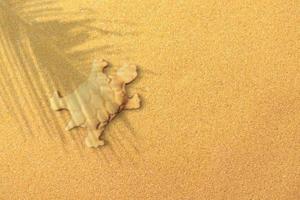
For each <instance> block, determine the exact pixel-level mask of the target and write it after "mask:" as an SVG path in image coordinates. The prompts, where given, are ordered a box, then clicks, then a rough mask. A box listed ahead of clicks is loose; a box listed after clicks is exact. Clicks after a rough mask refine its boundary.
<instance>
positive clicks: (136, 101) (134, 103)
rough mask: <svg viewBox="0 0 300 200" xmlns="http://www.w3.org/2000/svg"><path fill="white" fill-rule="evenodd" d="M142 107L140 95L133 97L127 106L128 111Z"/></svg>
mask: <svg viewBox="0 0 300 200" xmlns="http://www.w3.org/2000/svg"><path fill="white" fill-rule="evenodd" d="M140 107H141V99H140V97H139V95H138V94H135V95H134V96H133V97H131V98H129V99H128V101H127V103H126V105H125V109H126V110H132V109H138V108H140Z"/></svg>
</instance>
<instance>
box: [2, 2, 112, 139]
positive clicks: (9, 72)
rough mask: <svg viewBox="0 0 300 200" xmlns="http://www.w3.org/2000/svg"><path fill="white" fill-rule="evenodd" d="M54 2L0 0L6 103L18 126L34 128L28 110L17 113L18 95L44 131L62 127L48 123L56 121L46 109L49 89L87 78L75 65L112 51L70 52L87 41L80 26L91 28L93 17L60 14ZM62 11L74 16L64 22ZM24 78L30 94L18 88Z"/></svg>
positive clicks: (62, 86) (97, 49) (19, 104)
mask: <svg viewBox="0 0 300 200" xmlns="http://www.w3.org/2000/svg"><path fill="white" fill-rule="evenodd" d="M57 2H58V1H55V0H42V1H41V0H39V1H38V0H27V1H25V2H22V1H17V0H11V1H5V2H4V1H1V2H0V23H1V27H0V31H1V33H0V35H1V51H0V52H1V55H0V63H1V65H2V66H1V78H0V79H1V80H0V84H1V87H2V88H3V90H5V91H4V92H5V94H6V95H7V101H6V106H7V108H11V107H12V106H11V105H14V106H13V109H12V110H13V114H14V116H16V119H17V122H18V124H19V125H20V126H21V127H20V128H22V129H24V126H25V128H28V129H29V130H32V129H33V127H32V125H30V123H29V122H28V119H29V116H28V115H29V114H28V113H25V112H20V111H22V109H23V105H22V104H21V103H20V102H19V101H20V97H22V98H23V101H24V102H25V104H26V105H27V106H28V107H30V108H29V109H30V110H32V112H35V114H38V113H39V115H38V116H39V117H40V118H39V119H38V120H39V121H40V122H41V123H42V124H43V126H44V127H45V128H47V129H48V130H47V132H48V133H51V132H53V130H54V131H55V132H58V133H61V132H62V131H61V129H62V127H60V126H59V123H58V122H57V121H54V122H55V123H53V124H54V126H50V125H49V122H50V121H52V122H53V119H55V118H53V117H51V114H50V113H51V112H49V111H48V110H47V107H48V105H46V104H47V103H48V102H47V99H48V97H49V96H48V95H49V93H51V92H52V91H53V89H54V88H60V89H65V88H64V85H69V84H71V85H74V86H75V85H78V83H79V82H81V81H82V80H84V79H85V74H83V73H81V72H80V71H79V66H81V64H82V63H86V62H88V60H90V59H91V55H93V54H94V53H96V52H101V53H103V52H105V50H106V49H110V48H109V47H108V46H107V45H106V46H105V45H103V46H101V45H100V46H99V47H93V48H85V49H83V50H76V51H72V49H73V48H74V47H77V46H80V45H81V44H84V43H85V42H88V41H89V39H90V38H89V34H88V33H87V31H86V29H85V28H84V27H85V26H90V24H91V23H92V22H93V21H94V20H95V19H93V18H88V19H86V18H84V19H82V18H81V19H80V17H76V13H75V14H74V13H67V12H64V11H62V9H61V8H60V7H59V6H58V4H57ZM45 5H46V6H45ZM66 15H69V16H72V17H68V18H67V20H66V17H65V16H66ZM61 16H63V17H61ZM41 18H43V19H42V20H41ZM57 71H60V72H61V73H57ZM66 74H68V76H67V77H66V76H65V75H66ZM71 77H72V78H71ZM74 77H76V78H74ZM14 79H16V81H14ZM24 81H25V82H26V84H29V85H30V86H31V87H30V92H28V93H27V92H25V91H23V90H18V88H21V87H22V85H23V84H24ZM6 83H10V84H11V86H12V87H11V88H12V90H8V89H7V87H5V84H6ZM45 83H47V84H45ZM16 91H17V92H16ZM50 91H51V92H50ZM41 99H42V101H41ZM32 100H33V101H32ZM45 102H46V103H45ZM41 104H42V105H41ZM41 113H42V114H41ZM31 132H32V131H31ZM61 139H62V141H64V137H63V135H61Z"/></svg>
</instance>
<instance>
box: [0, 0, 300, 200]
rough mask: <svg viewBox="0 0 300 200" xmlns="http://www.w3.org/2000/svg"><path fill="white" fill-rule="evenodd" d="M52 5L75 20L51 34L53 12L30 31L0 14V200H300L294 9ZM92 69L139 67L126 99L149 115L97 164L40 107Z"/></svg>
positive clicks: (128, 0) (124, 131)
mask: <svg viewBox="0 0 300 200" xmlns="http://www.w3.org/2000/svg"><path fill="white" fill-rule="evenodd" d="M0 2H1V1H0ZM2 2H13V1H8V0H7V1H5V0H2ZM14 2H15V3H16V2H17V1H14ZM28 2H29V0H28ZM31 2H32V3H31V5H33V4H37V3H34V2H37V1H34V0H31ZM59 4H60V5H57V6H58V7H60V8H62V9H63V10H67V11H70V12H75V13H77V14H75V15H71V16H72V17H70V16H69V15H68V14H65V13H61V14H57V15H56V16H55V17H54V19H56V18H61V17H62V18H65V21H64V22H63V21H53V20H52V21H49V19H48V18H49V16H53V15H52V14H51V12H55V13H57V12H61V11H57V9H56V8H54V7H55V6H54V7H53V8H52V11H50V10H48V11H47V14H45V16H43V17H39V19H38V20H39V21H36V23H34V24H31V25H30V24H29V25H28V24H24V23H21V22H20V21H19V20H18V19H17V18H16V17H15V16H14V15H10V14H9V13H7V12H6V11H5V10H3V7H0V9H1V10H0V17H1V18H0V23H1V24H0V42H1V43H0V65H1V66H0V70H1V71H0V84H1V85H0V87H1V90H0V118H1V120H0V121H1V123H0V133H1V134H0V199H30V200H32V199H74V200H75V199H76V200H77V199H106V200H108V199H112V200H114V199H122V200H126V199H128V200H129V199H130V200H132V199H134V200H135V199H137V200H139V199H141V200H142V199H143V200H144V199H145V200H147V199H149V200H157V199H161V200H185V199H186V200H190V199H193V200H198V199H200V200H202V199H203V200H207V199H212V200H219V199H220V200H221V199H222V200H223V199H229V200H246V199H260V200H261V199H266V200H269V199H280V200H294V199H299V196H300V194H299V192H300V191H299V182H300V180H299V174H300V169H299V166H300V161H299V153H300V152H299V151H300V146H299V144H300V135H299V133H300V126H299V122H300V112H299V110H300V87H299V82H300V70H299V69H300V68H299V42H298V41H299V35H298V34H297V32H298V30H297V27H298V26H299V22H298V18H299V14H298V13H299V10H298V9H297V7H296V2H295V1H283V0H272V1H271V0H267V1H258V0H255V1H242V0H236V1H214V0H208V1H202V0H177V1H171V0H150V1H144V0H143V1H142V0H86V1H79V0H73V1H70V0H63V1H60V3H59ZM14 5H16V4H13V3H12V4H11V6H14ZM47 6H48V7H50V4H47ZM51 6H53V5H52V4H51ZM19 9H22V7H19V8H18V9H17V10H19ZM30 9H32V8H30ZM34 13H35V14H36V15H40V11H37V10H36V11H34ZM43 13H44V11H43ZM20 14H22V13H20ZM31 18H34V19H35V16H33V15H31V17H30V16H29V17H28V18H26V20H29V21H30V20H31ZM75 18H76V20H75ZM79 18H82V19H88V20H85V21H82V19H79ZM4 19H5V20H4ZM24 19H25V18H24ZM18 27H21V28H18ZM22 30H23V31H22ZM24 30H26V31H24ZM45 32H46V33H47V34H45ZM50 36H51V37H50ZM46 38H47V39H46ZM47 41H48V42H47ZM12 49H13V50H12ZM15 58H18V59H15ZM94 58H104V59H105V60H109V61H110V62H111V63H114V64H115V66H112V68H111V69H109V70H108V72H109V73H113V72H114V70H115V69H117V68H116V66H120V65H121V64H122V63H126V62H130V63H136V64H138V65H139V69H140V71H139V74H140V76H139V77H138V79H137V80H136V81H135V82H133V83H132V85H131V86H130V91H129V93H130V94H134V93H139V94H140V96H141V97H142V101H143V107H142V108H141V109H140V110H135V111H131V112H125V113H123V114H121V115H120V116H118V118H116V119H115V121H114V123H113V124H111V126H108V127H107V130H106V134H105V135H106V136H105V137H107V138H106V140H107V141H110V142H109V143H108V145H106V146H104V147H103V148H101V150H95V149H90V148H87V147H85V146H84V145H83V144H82V141H83V140H84V137H85V130H83V129H79V130H76V133H75V134H66V132H65V130H64V126H65V122H66V121H67V120H68V119H69V117H70V116H69V115H68V113H67V112H65V113H54V112H53V111H52V110H51V109H50V107H49V101H48V100H49V98H50V97H51V95H52V93H53V91H54V90H55V89H58V90H59V91H61V92H62V93H63V94H67V93H69V92H71V91H73V89H74V88H76V87H77V86H78V85H79V84H80V83H82V82H83V81H84V80H86V78H87V76H88V74H89V70H90V66H91V65H90V64H91V61H92V60H93V59H94ZM33 66H34V67H33Z"/></svg>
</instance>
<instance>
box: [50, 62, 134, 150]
mask: <svg viewBox="0 0 300 200" xmlns="http://www.w3.org/2000/svg"><path fill="white" fill-rule="evenodd" d="M107 66H108V63H107V62H106V61H104V60H101V61H99V62H97V61H94V64H93V67H92V70H91V73H90V75H89V78H88V79H87V80H86V81H85V82H84V83H82V84H81V85H80V86H79V87H78V88H77V89H76V90H75V91H74V92H73V93H71V94H69V95H67V96H65V97H62V96H60V94H59V92H55V94H54V96H53V97H52V98H51V99H50V104H51V108H52V109H53V110H56V111H60V110H68V111H69V112H70V114H71V120H70V121H69V122H68V124H67V126H66V130H71V129H73V128H76V127H84V128H86V129H87V130H88V135H87V137H86V139H85V143H86V145H87V146H88V147H94V148H96V147H99V146H103V145H104V140H102V139H101V138H100V137H101V134H102V133H103V131H104V129H105V127H106V126H107V124H108V123H109V122H110V121H111V120H112V119H114V117H115V116H116V115H117V114H118V113H120V112H121V111H123V110H127V109H137V108H139V107H140V98H139V96H138V94H135V95H133V96H132V97H129V96H128V95H127V93H126V88H125V86H126V84H128V83H130V82H132V81H133V80H134V79H135V78H136V77H137V67H136V66H135V65H124V66H123V67H121V68H120V69H118V70H117V72H116V74H115V75H113V76H107V75H106V74H105V73H104V72H103V69H104V68H105V67H107Z"/></svg>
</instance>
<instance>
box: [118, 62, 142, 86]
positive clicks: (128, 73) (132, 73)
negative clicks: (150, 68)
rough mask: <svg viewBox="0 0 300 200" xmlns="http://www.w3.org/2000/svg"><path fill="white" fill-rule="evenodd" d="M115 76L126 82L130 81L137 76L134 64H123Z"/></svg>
mask: <svg viewBox="0 0 300 200" xmlns="http://www.w3.org/2000/svg"><path fill="white" fill-rule="evenodd" d="M117 76H118V77H120V79H121V80H123V81H124V82H125V83H126V84H128V83H130V82H132V81H133V80H134V79H135V78H136V77H137V66H136V65H124V66H123V67H121V68H120V69H118V71H117Z"/></svg>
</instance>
